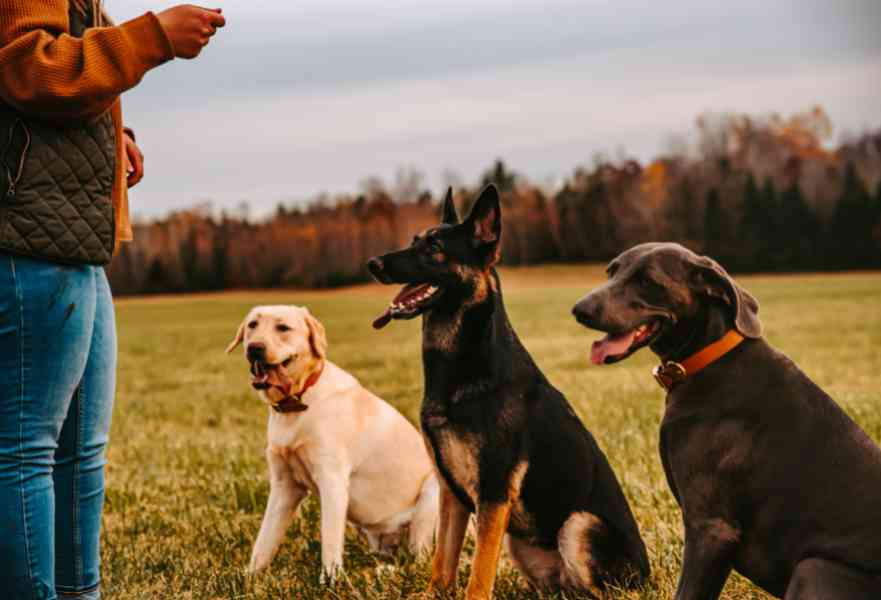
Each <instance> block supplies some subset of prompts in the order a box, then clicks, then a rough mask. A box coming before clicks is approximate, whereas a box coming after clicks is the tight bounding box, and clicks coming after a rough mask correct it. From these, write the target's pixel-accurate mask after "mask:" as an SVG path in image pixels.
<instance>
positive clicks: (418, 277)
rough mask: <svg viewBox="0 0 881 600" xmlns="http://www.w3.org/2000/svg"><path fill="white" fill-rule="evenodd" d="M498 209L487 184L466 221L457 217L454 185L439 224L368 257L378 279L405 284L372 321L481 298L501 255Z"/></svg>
mask: <svg viewBox="0 0 881 600" xmlns="http://www.w3.org/2000/svg"><path fill="white" fill-rule="evenodd" d="M501 234H502V215H501V208H500V206H499V192H498V190H496V188H495V186H494V185H489V186H487V187H486V188H485V189H484V190H483V191H482V192H481V193H480V197H479V198H478V199H477V201H476V202H475V203H474V206H473V207H472V208H471V213H470V214H469V215H468V217H467V218H466V219H465V220H464V221H461V222H460V221H459V216H458V215H457V214H456V206H455V205H454V203H453V190H452V189H450V190H449V191H447V197H446V199H445V200H444V206H443V217H442V219H441V223H440V225H438V226H437V227H431V228H429V229H426V230H425V231H423V232H422V233H420V234H418V235H417V236H416V237H414V238H413V243H412V244H410V246H409V247H408V248H404V249H403V250H398V251H396V252H389V253H388V254H383V255H382V256H377V257H374V258H371V259H370V261H369V262H368V263H367V266H368V268H369V269H370V272H371V273H372V274H373V276H374V277H375V278H376V279H377V281H379V282H380V283H385V284H391V283H401V284H404V288H403V289H402V290H401V291H400V292H399V293H398V295H397V296H395V298H394V299H393V300H392V301H391V303H390V304H389V306H388V308H387V309H386V310H385V312H384V313H383V314H382V315H381V316H380V317H378V318H377V319H376V320H375V321H374V322H373V327H374V328H376V329H381V328H383V327H385V326H386V325H388V323H389V322H390V321H391V320H392V319H412V318H413V317H416V316H418V315H421V314H424V313H427V312H429V311H432V310H440V309H446V310H449V311H450V312H453V311H454V310H456V309H457V308H458V307H461V306H463V305H467V304H470V303H474V302H476V301H480V299H481V297H485V296H486V294H487V291H488V290H489V289H492V287H493V285H494V283H493V276H492V267H493V265H495V264H496V263H497V262H498V261H499V250H500V241H501Z"/></svg>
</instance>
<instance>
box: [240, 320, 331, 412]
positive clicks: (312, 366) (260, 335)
mask: <svg viewBox="0 0 881 600" xmlns="http://www.w3.org/2000/svg"><path fill="white" fill-rule="evenodd" d="M239 344H242V345H243V346H244V354H245V358H247V360H248V362H249V363H250V364H251V375H252V379H251V385H252V386H253V387H254V389H257V390H260V391H262V392H264V393H265V394H266V397H267V399H268V400H269V401H270V402H272V403H276V402H281V401H282V400H284V399H285V398H287V397H289V396H291V395H292V394H296V393H298V392H299V391H300V390H301V389H302V388H303V386H304V385H305V383H306V381H307V380H308V379H309V376H310V375H312V374H313V373H315V372H316V371H317V370H318V369H320V368H322V365H323V363H324V360H325V358H326V357H327V337H326V336H325V333H324V326H323V325H322V324H321V323H320V322H319V321H318V319H316V318H315V317H313V316H312V314H311V313H310V312H309V310H308V309H307V308H305V307H301V306H255V307H254V308H252V309H251V310H250V312H248V314H247V315H246V316H245V319H244V320H243V321H242V324H241V325H239V329H238V331H237V332H236V335H235V337H234V338H233V340H232V341H231V342H230V343H229V345H228V346H227V348H226V351H227V353H229V352H232V351H233V350H234V349H235V348H236V347H237V346H238V345H239Z"/></svg>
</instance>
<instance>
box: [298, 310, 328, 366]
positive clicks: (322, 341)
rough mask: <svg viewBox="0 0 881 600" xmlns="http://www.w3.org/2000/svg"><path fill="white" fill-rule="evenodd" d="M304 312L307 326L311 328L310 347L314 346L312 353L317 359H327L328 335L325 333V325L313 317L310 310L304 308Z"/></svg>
mask: <svg viewBox="0 0 881 600" xmlns="http://www.w3.org/2000/svg"><path fill="white" fill-rule="evenodd" d="M303 310H304V311H305V315H304V318H305V319H306V325H307V326H308V327H309V345H310V346H312V352H313V353H314V354H315V356H316V358H319V359H324V358H327V334H326V333H325V332H324V325H322V324H321V321H319V320H318V319H316V318H315V317H313V316H312V313H310V312H309V309H307V308H304V309H303Z"/></svg>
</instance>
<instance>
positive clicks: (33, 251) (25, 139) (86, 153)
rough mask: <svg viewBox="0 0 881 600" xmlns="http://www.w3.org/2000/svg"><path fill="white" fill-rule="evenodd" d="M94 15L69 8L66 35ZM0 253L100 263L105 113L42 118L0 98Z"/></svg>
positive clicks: (106, 181) (108, 164) (105, 255)
mask: <svg viewBox="0 0 881 600" xmlns="http://www.w3.org/2000/svg"><path fill="white" fill-rule="evenodd" d="M95 19H96V16H95V15H92V14H88V15H86V16H85V17H84V16H83V15H82V14H80V13H79V12H78V11H77V10H76V9H74V8H73V3H71V9H70V34H71V35H73V36H75V37H82V35H83V32H84V31H85V30H86V28H87V27H90V26H93V25H94V24H95V23H96V20H95ZM0 150H2V154H0V252H8V253H12V254H20V255H25V256H30V257H33V258H39V259H43V260H48V261H52V262H59V263H66V264H92V265H105V264H107V263H109V262H110V259H111V257H112V256H113V245H114V242H115V235H116V227H115V220H114V213H113V201H112V196H113V182H114V176H115V174H116V131H115V129H114V124H113V119H112V118H111V116H110V112H109V111H108V112H107V113H105V114H103V115H102V116H100V117H98V118H97V119H95V120H93V121H91V122H87V123H85V122H79V123H73V122H71V123H67V124H64V123H62V124H58V123H47V122H41V121H39V120H38V119H34V118H31V117H28V116H27V115H23V114H20V113H18V112H16V111H15V110H14V109H13V108H12V107H10V106H7V105H6V104H4V103H2V102H0Z"/></svg>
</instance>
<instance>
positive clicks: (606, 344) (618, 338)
mask: <svg viewBox="0 0 881 600" xmlns="http://www.w3.org/2000/svg"><path fill="white" fill-rule="evenodd" d="M635 337H636V330H633V331H628V332H627V333H621V334H619V335H612V334H611V333H610V334H609V335H607V336H606V337H604V338H603V339H601V340H599V341H596V342H594V343H593V346H591V348H590V362H592V363H593V364H595V365H601V364H603V363H605V362H606V359H607V358H610V357H612V358H614V357H616V356H620V355H622V354H625V353H626V352H627V351H628V350H630V346H631V344H633V338H635Z"/></svg>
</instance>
